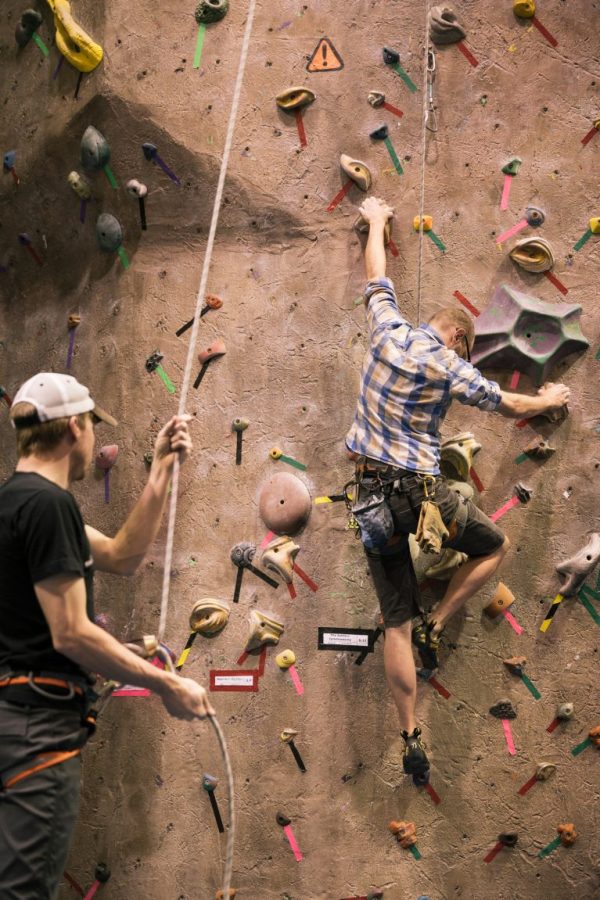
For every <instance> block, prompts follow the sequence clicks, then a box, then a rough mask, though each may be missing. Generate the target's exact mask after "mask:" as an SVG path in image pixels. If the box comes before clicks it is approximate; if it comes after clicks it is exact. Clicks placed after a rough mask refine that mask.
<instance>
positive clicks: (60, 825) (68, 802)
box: [0, 700, 88, 900]
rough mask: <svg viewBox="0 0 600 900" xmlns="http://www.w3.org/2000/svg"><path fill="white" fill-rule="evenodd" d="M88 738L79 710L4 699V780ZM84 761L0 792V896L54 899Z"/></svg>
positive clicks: (0, 710)
mask: <svg viewBox="0 0 600 900" xmlns="http://www.w3.org/2000/svg"><path fill="white" fill-rule="evenodd" d="M87 737H88V731H87V728H85V727H82V724H81V715H80V713H79V712H77V711H76V710H72V709H71V710H67V709H65V710H62V709H61V710H57V709H46V708H43V707H37V706H18V705H16V704H12V703H6V702H4V701H2V700H0V777H2V775H3V774H5V780H8V777H9V776H10V775H11V773H12V772H14V771H18V770H20V769H25V768H28V764H31V765H35V764H36V759H35V758H36V757H37V756H38V754H40V753H45V752H49V751H55V750H73V749H75V748H77V747H81V746H83V744H84V743H85V741H86V739H87ZM80 772H81V757H80V756H75V757H73V758H72V759H68V760H66V761H65V762H61V763H58V764H57V765H54V766H51V767H50V768H48V769H44V770H43V771H41V772H38V773H36V774H33V775H28V776H27V777H26V778H24V779H22V780H21V781H19V782H17V783H16V784H15V785H14V786H13V787H9V788H6V789H5V790H1V791H0V898H1V900H53V898H54V897H55V896H56V893H57V890H58V886H59V883H60V880H61V877H62V873H63V871H64V868H65V865H66V862H67V856H68V853H69V846H70V843H71V836H72V833H73V830H74V828H75V823H76V820H77V813H78V811H79V779H80Z"/></svg>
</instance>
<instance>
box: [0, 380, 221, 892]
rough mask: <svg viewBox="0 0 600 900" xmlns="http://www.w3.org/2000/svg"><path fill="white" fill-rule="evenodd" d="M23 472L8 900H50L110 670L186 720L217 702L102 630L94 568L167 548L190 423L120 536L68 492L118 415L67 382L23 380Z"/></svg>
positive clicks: (6, 840) (14, 413)
mask: <svg viewBox="0 0 600 900" xmlns="http://www.w3.org/2000/svg"><path fill="white" fill-rule="evenodd" d="M10 417H11V420H12V424H13V425H14V427H15V428H16V437H17V455H18V462H17V466H16V470H15V472H14V474H13V475H12V476H11V477H10V478H9V479H8V481H7V482H6V483H5V484H3V485H2V487H0V897H2V900H52V898H53V897H54V896H55V894H56V891H57V888H58V885H59V882H60V878H61V876H62V872H63V869H64V866H65V863H66V859H67V854H68V850H69V843H70V839H71V834H72V832H73V829H74V826H75V821H76V818H77V812H78V806H79V776H80V764H81V761H80V756H79V754H80V751H81V748H82V746H83V745H84V744H85V742H86V740H87V738H88V737H89V734H90V733H91V730H92V728H93V719H91V718H90V717H89V715H88V712H89V703H90V701H93V699H94V697H95V696H96V695H94V694H93V692H92V691H91V685H93V683H94V681H95V676H91V675H90V673H91V672H99V673H100V674H101V675H103V676H104V677H105V678H108V679H114V680H116V681H120V682H130V683H133V684H136V685H140V686H141V687H146V688H149V689H150V690H152V691H154V692H155V693H156V694H158V696H159V697H160V699H161V700H162V702H163V705H164V706H165V708H166V710H167V712H168V713H170V715H172V716H175V717H177V718H179V719H195V718H200V719H202V718H204V717H205V716H207V715H212V714H213V713H214V710H213V709H212V707H211V705H210V703H209V701H208V697H207V694H206V691H205V690H204V688H202V687H201V686H200V685H199V684H197V683H196V682H195V681H193V680H192V679H190V678H180V677H179V676H178V675H175V674H171V673H170V672H166V671H161V670H160V669H158V668H157V667H156V666H153V665H151V664H150V663H149V662H146V660H144V659H141V658H140V657H138V656H136V655H135V653H132V652H131V651H130V650H128V649H126V648H125V647H124V646H123V645H122V644H120V643H119V642H118V641H117V640H115V638H113V637H111V635H110V634H108V633H107V632H106V631H104V630H103V629H102V628H99V627H98V626H97V625H96V624H94V604H93V580H94V570H95V569H98V570H100V571H102V572H111V573H113V574H115V575H132V574H133V573H134V572H135V570H136V569H137V568H138V566H139V565H140V563H141V562H142V560H143V558H144V555H145V553H146V551H147V549H148V547H149V546H150V544H151V543H152V541H153V540H154V538H155V537H156V535H157V533H158V529H159V526H160V521H161V518H162V513H163V509H164V506H165V501H166V498H167V493H168V489H169V484H170V482H171V473H172V470H173V465H174V462H175V459H176V457H179V459H180V460H181V461H182V462H183V461H185V460H186V459H187V458H188V456H189V455H190V452H191V449H192V443H191V439H190V435H189V430H188V424H187V422H188V419H187V417H186V416H174V417H173V418H172V419H171V420H170V421H169V422H168V423H167V424H166V425H165V426H164V428H162V429H161V431H160V432H159V434H158V436H157V438H156V442H155V447H154V459H153V462H152V465H151V467H150V474H149V477H148V483H147V484H146V487H145V488H144V490H143V491H142V494H141V496H140V497H139V499H138V501H137V503H136V505H135V506H134V507H133V509H132V511H131V512H130V514H129V516H128V518H127V519H126V521H125V523H124V524H123V525H122V527H121V528H120V529H119V531H118V532H117V534H116V536H115V537H114V538H110V537H107V536H106V535H104V534H101V532H99V531H97V530H96V529H95V528H90V527H89V526H88V525H84V522H83V519H82V517H81V513H80V511H79V507H78V505H77V503H76V502H75V498H74V497H73V495H72V494H71V492H70V490H69V488H70V486H71V485H72V484H73V482H75V481H79V480H80V479H82V478H83V477H84V475H85V473H86V471H87V470H88V469H89V468H90V465H91V462H92V459H93V457H94V428H95V425H96V424H97V423H99V422H100V421H104V422H106V423H108V424H109V425H116V422H115V420H114V419H113V418H112V416H109V415H108V414H107V413H105V412H104V411H103V410H101V409H100V408H99V407H97V406H96V404H95V403H94V401H93V400H92V398H91V397H90V394H89V391H88V389H87V388H86V387H84V386H83V385H82V384H79V382H77V381H76V380H75V378H72V377H71V376H70V375H59V374H56V373H51V372H42V373H40V374H38V375H34V376H33V378H30V379H29V380H28V381H26V382H25V384H23V385H22V386H21V388H20V389H19V391H18V392H17V394H16V396H15V399H14V402H13V405H12V407H11V411H10Z"/></svg>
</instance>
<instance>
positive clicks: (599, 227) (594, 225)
mask: <svg viewBox="0 0 600 900" xmlns="http://www.w3.org/2000/svg"><path fill="white" fill-rule="evenodd" d="M589 226H590V231H591V232H592V234H600V216H594V218H592V219H590V221H589Z"/></svg>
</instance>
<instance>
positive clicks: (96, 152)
mask: <svg viewBox="0 0 600 900" xmlns="http://www.w3.org/2000/svg"><path fill="white" fill-rule="evenodd" d="M109 161H110V146H109V144H108V141H107V140H106V138H105V137H104V135H103V134H101V133H100V132H99V131H98V129H97V128H94V126H93V125H88V127H87V128H86V129H85V131H84V132H83V137H82V138H81V164H82V166H83V168H84V169H87V170H88V171H95V170H97V169H103V168H104V166H106V165H107V164H108V162H109Z"/></svg>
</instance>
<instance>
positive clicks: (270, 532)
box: [258, 531, 275, 550]
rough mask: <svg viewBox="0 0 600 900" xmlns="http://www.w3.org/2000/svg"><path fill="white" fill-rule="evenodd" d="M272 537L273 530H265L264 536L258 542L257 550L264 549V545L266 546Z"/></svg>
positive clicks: (273, 535)
mask: <svg viewBox="0 0 600 900" xmlns="http://www.w3.org/2000/svg"><path fill="white" fill-rule="evenodd" d="M274 537H275V534H274V532H272V531H267V533H266V534H265V536H264V538H263V539H262V541H261V542H260V544H259V548H258V549H259V550H264V549H265V547H266V546H267V544H270V543H271V541H272V540H273V538H274Z"/></svg>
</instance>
